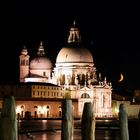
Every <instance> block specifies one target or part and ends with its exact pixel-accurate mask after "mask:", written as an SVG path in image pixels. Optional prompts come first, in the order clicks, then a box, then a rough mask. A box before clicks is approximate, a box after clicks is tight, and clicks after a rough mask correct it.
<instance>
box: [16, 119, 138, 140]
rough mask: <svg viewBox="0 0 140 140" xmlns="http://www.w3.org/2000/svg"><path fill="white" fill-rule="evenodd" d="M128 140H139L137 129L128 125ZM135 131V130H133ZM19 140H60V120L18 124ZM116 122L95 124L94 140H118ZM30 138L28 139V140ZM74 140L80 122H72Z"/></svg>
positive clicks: (79, 137)
mask: <svg viewBox="0 0 140 140" xmlns="http://www.w3.org/2000/svg"><path fill="white" fill-rule="evenodd" d="M129 124H130V125H129V129H130V131H131V132H130V133H131V134H130V140H139V138H138V137H139V136H138V135H139V134H138V127H136V126H137V125H135V123H134V122H130V123H129ZM134 129H135V130H134ZM19 130H20V134H19V140H30V139H34V140H61V121H60V120H30V121H29V120H27V121H22V122H20V123H19ZM119 131H120V130H119V127H118V122H117V123H113V122H107V123H106V122H98V123H97V124H96V131H95V138H96V140H120V132H119ZM29 136H30V138H29ZM73 139H74V140H81V129H80V121H79V120H77V121H75V122H74V136H73Z"/></svg>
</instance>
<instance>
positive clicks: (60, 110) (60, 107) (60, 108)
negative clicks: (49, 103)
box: [58, 105, 62, 117]
mask: <svg viewBox="0 0 140 140" xmlns="http://www.w3.org/2000/svg"><path fill="white" fill-rule="evenodd" d="M58 108H59V117H62V106H61V105H60V106H58Z"/></svg>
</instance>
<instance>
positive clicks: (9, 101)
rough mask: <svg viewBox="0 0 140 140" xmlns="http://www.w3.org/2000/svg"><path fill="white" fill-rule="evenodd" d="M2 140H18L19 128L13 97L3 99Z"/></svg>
mask: <svg viewBox="0 0 140 140" xmlns="http://www.w3.org/2000/svg"><path fill="white" fill-rule="evenodd" d="M0 140H18V126H17V118H16V112H15V100H14V97H13V96H5V97H3V103H2V111H1V118H0Z"/></svg>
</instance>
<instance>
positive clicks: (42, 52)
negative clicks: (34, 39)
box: [37, 41, 45, 56]
mask: <svg viewBox="0 0 140 140" xmlns="http://www.w3.org/2000/svg"><path fill="white" fill-rule="evenodd" d="M37 54H38V55H39V56H44V55H45V52H44V47H43V42H42V41H41V42H40V45H39V48H38V52H37Z"/></svg>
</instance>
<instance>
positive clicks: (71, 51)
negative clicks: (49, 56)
mask: <svg viewBox="0 0 140 140" xmlns="http://www.w3.org/2000/svg"><path fill="white" fill-rule="evenodd" d="M56 63H93V57H92V54H91V53H90V51H89V50H88V49H86V48H84V47H78V46H74V47H64V48H62V49H61V50H60V52H59V53H58V55H57V59H56Z"/></svg>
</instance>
